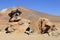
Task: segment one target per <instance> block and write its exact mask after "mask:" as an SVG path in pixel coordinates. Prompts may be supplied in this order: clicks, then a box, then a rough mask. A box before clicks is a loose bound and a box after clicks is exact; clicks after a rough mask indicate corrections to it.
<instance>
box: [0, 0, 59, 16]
mask: <svg viewBox="0 0 60 40" xmlns="http://www.w3.org/2000/svg"><path fill="white" fill-rule="evenodd" d="M13 6H22V7H25V8H28V9H32V10H37V11H39V12H45V13H48V14H51V15H56V16H60V0H0V10H2V9H5V8H10V7H13Z"/></svg>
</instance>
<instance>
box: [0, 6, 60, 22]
mask: <svg viewBox="0 0 60 40" xmlns="http://www.w3.org/2000/svg"><path fill="white" fill-rule="evenodd" d="M16 9H19V10H20V11H21V12H22V15H21V17H22V18H27V19H30V20H32V21H35V20H36V19H38V18H39V17H46V18H48V19H51V20H52V21H55V22H60V16H54V15H49V14H47V13H43V12H38V11H36V10H31V9H27V8H24V7H20V6H16V7H11V8H6V9H3V10H1V11H0V19H2V20H8V19H9V17H8V13H10V12H11V11H12V10H16Z"/></svg>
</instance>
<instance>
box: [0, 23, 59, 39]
mask: <svg viewBox="0 0 60 40" xmlns="http://www.w3.org/2000/svg"><path fill="white" fill-rule="evenodd" d="M55 24H56V27H57V28H58V30H57V31H55V32H56V33H57V32H58V33H60V27H59V26H60V23H57V22H56V23H55ZM0 27H1V25H0ZM0 40H60V34H56V35H55V34H54V35H50V36H48V35H47V34H43V35H41V34H37V33H32V34H30V35H27V34H25V33H20V32H18V31H15V32H13V33H8V34H6V33H5V31H1V32H0Z"/></svg>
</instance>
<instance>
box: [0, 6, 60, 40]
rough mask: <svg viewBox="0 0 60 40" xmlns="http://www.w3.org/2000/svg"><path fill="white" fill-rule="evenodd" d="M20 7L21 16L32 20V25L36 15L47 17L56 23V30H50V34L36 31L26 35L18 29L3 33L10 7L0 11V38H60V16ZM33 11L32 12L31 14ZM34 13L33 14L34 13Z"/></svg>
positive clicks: (30, 39)
mask: <svg viewBox="0 0 60 40" xmlns="http://www.w3.org/2000/svg"><path fill="white" fill-rule="evenodd" d="M18 8H21V9H20V10H21V11H22V12H23V15H22V16H21V17H22V18H27V19H29V20H32V26H34V25H33V24H34V22H36V19H37V18H38V17H40V16H41V17H47V18H49V19H51V20H52V21H53V22H54V24H55V25H56V28H57V30H56V31H53V32H50V33H49V34H50V36H49V35H48V34H38V33H35V32H34V33H31V34H30V35H27V34H25V33H21V32H19V31H17V30H16V31H14V32H12V33H5V30H4V29H5V28H6V27H7V25H8V22H7V21H8V16H7V15H6V13H8V12H9V11H10V10H12V8H10V9H8V10H7V9H6V10H3V11H1V13H0V40H60V19H59V18H60V16H53V15H48V14H44V13H39V12H37V11H34V10H28V9H26V8H22V7H18ZM32 13H33V14H32ZM34 13H35V14H34Z"/></svg>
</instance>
